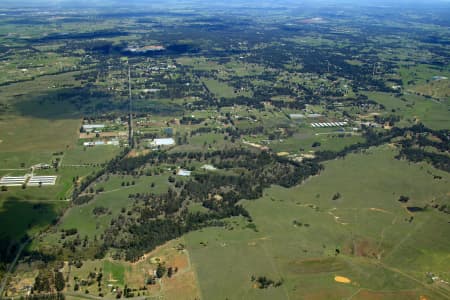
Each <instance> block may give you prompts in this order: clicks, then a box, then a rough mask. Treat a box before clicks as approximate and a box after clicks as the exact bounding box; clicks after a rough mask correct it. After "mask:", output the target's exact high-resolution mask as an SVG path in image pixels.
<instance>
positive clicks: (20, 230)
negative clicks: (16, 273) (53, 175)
mask: <svg viewBox="0 0 450 300" xmlns="http://www.w3.org/2000/svg"><path fill="white" fill-rule="evenodd" d="M57 220H58V213H57V211H56V209H55V206H54V205H52V204H48V203H31V202H26V201H18V200H17V199H16V198H15V197H8V198H7V199H6V200H4V201H2V202H0V265H5V264H7V263H9V262H11V261H12V260H13V259H14V257H15V255H16V254H17V250H18V249H19V247H20V244H21V243H23V242H25V241H27V240H28V239H29V237H30V236H29V232H30V231H31V230H38V229H43V228H45V227H46V226H49V225H51V224H56V222H57ZM22 254H23V253H22Z"/></svg>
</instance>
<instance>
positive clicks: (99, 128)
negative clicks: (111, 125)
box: [83, 124, 105, 133]
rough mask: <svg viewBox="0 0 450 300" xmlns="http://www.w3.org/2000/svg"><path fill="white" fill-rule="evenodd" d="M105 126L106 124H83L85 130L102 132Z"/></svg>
mask: <svg viewBox="0 0 450 300" xmlns="http://www.w3.org/2000/svg"><path fill="white" fill-rule="evenodd" d="M104 128H105V125H104V124H85V125H83V131H84V132H96V133H98V132H100V131H102V130H103V129H104Z"/></svg>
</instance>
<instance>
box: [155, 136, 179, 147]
mask: <svg viewBox="0 0 450 300" xmlns="http://www.w3.org/2000/svg"><path fill="white" fill-rule="evenodd" d="M150 144H151V145H152V146H172V145H175V140H174V139H173V138H163V139H154V140H153V141H151V142H150Z"/></svg>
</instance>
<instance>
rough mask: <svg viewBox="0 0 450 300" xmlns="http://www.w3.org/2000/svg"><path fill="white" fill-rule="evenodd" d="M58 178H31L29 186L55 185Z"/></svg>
mask: <svg viewBox="0 0 450 300" xmlns="http://www.w3.org/2000/svg"><path fill="white" fill-rule="evenodd" d="M57 177H58V176H31V178H30V180H29V181H28V184H27V185H28V186H41V185H42V186H44V185H55V184H56V178H57Z"/></svg>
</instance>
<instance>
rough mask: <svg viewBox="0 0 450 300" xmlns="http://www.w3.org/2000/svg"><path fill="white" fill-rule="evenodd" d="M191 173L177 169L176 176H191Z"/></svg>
mask: <svg viewBox="0 0 450 300" xmlns="http://www.w3.org/2000/svg"><path fill="white" fill-rule="evenodd" d="M191 173H192V172H191V171H188V170H184V169H179V170H178V172H177V175H178V176H191Z"/></svg>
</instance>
